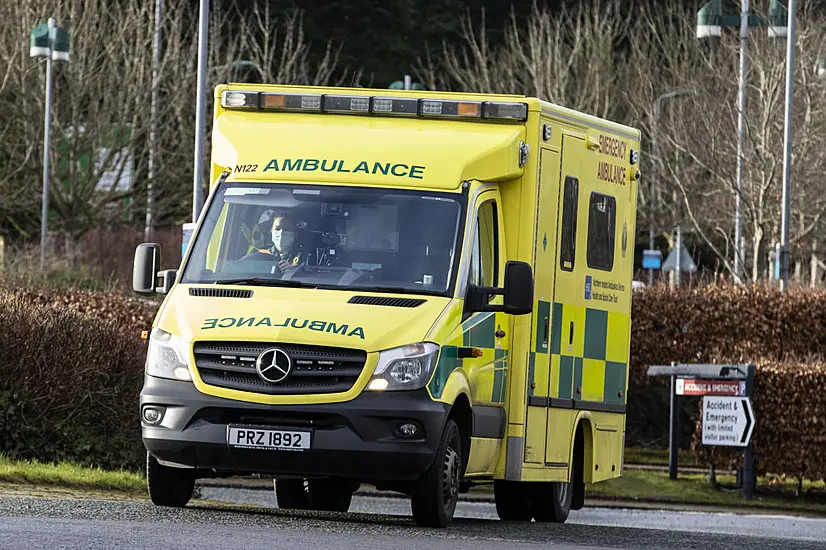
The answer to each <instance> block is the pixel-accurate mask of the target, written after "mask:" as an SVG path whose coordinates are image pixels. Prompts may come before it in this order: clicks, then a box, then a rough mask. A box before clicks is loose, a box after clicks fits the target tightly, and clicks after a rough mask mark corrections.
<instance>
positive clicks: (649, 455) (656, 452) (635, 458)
mask: <svg viewBox="0 0 826 550" xmlns="http://www.w3.org/2000/svg"><path fill="white" fill-rule="evenodd" d="M625 463H626V464H643V465H646V466H668V450H665V449H637V448H634V447H626V448H625ZM677 464H678V465H679V466H692V467H697V466H700V464H699V463H698V462H697V459H696V458H695V456H694V453H692V452H691V451H683V450H680V451H678V452H677Z"/></svg>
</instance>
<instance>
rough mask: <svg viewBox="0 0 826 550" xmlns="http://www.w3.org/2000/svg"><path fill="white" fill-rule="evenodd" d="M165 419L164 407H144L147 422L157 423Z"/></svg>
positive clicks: (144, 417)
mask: <svg viewBox="0 0 826 550" xmlns="http://www.w3.org/2000/svg"><path fill="white" fill-rule="evenodd" d="M161 420H163V409H161V408H158V407H144V408H143V421H144V422H146V423H147V424H152V425H153V426H154V425H157V424H160V423H161Z"/></svg>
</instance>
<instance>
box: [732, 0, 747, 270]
mask: <svg viewBox="0 0 826 550" xmlns="http://www.w3.org/2000/svg"><path fill="white" fill-rule="evenodd" d="M740 5H741V8H742V11H741V13H740V81H739V97H738V101H737V111H738V116H737V195H736V197H735V199H734V201H735V202H734V279H735V281H737V282H739V281H740V269H741V264H742V262H743V260H744V256H745V254H744V247H743V244H744V241H743V238H742V220H741V219H740V216H741V215H740V197H741V196H742V194H743V170H744V168H745V166H744V165H745V154H744V152H743V149H744V143H743V142H744V141H745V137H746V58H747V52H748V39H749V0H740Z"/></svg>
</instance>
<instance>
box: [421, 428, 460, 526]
mask: <svg viewBox="0 0 826 550" xmlns="http://www.w3.org/2000/svg"><path fill="white" fill-rule="evenodd" d="M463 472H464V466H463V464H462V438H461V435H460V434H459V427H458V426H457V425H456V422H455V421H453V419H448V421H447V423H446V424H445V428H444V430H443V431H442V437H441V439H440V440H439V445H438V446H437V447H436V454H435V456H434V458H433V463H432V464H431V465H430V468H428V469H427V471H425V473H424V474H422V476H421V477H420V478H419V479H418V480H416V482H415V483H414V484H413V490H412V493H411V498H410V501H411V505H412V508H413V519H414V520H415V522H416V524H417V525H419V526H422V527H446V526H447V525H448V524H449V523H450V521H451V520H452V519H453V512H455V511H456V503H457V502H458V501H459V481H460V480H461V478H462V474H463Z"/></svg>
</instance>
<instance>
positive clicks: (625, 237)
mask: <svg viewBox="0 0 826 550" xmlns="http://www.w3.org/2000/svg"><path fill="white" fill-rule="evenodd" d="M627 249H628V222H625V223H623V224H622V257H623V258H625V251H626V250H627Z"/></svg>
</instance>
